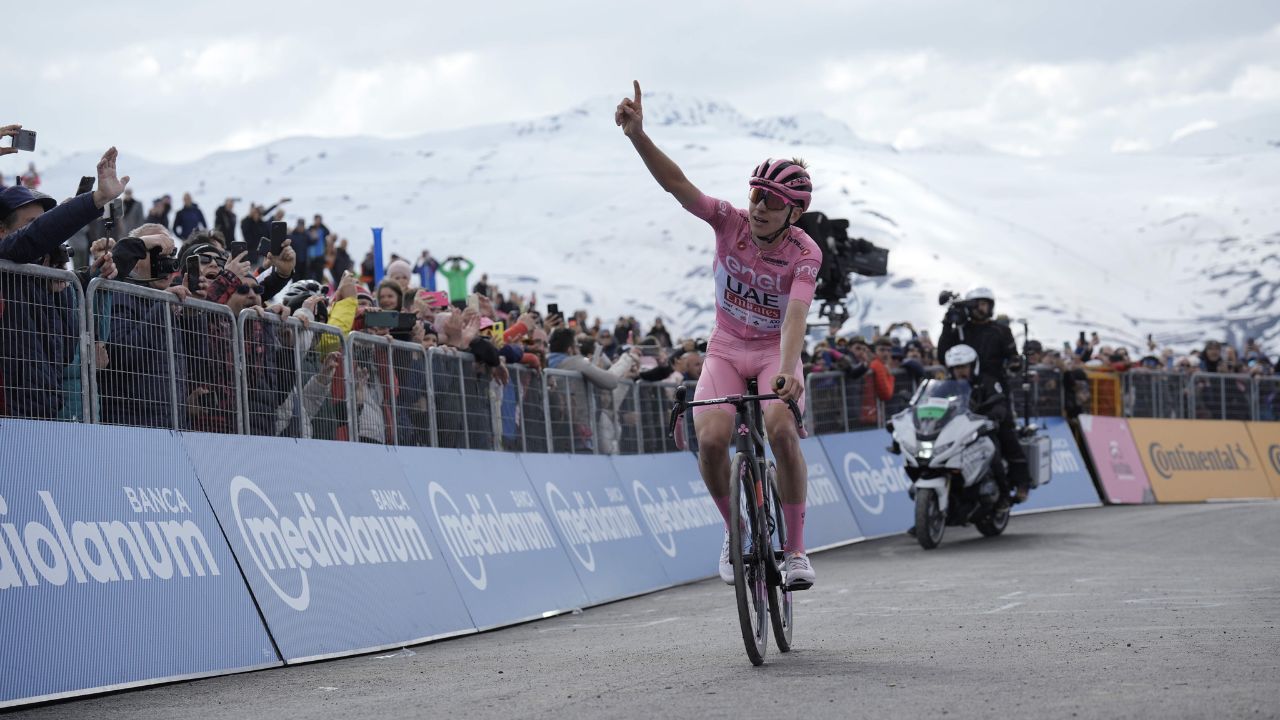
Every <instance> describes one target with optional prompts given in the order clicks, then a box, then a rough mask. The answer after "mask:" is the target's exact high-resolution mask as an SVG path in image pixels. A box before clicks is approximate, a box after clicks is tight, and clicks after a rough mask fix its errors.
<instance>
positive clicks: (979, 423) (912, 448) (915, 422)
mask: <svg viewBox="0 0 1280 720" xmlns="http://www.w3.org/2000/svg"><path fill="white" fill-rule="evenodd" d="M972 394H973V389H972V387H971V386H970V385H969V383H968V382H967V381H965V380H928V381H926V382H925V383H924V384H922V385H921V386H920V387H919V388H918V389H917V390H916V393H915V395H913V396H912V398H911V404H910V405H908V406H907V408H906V409H905V410H903V411H901V412H899V413H898V414H896V415H894V416H893V418H892V419H891V420H890V422H889V423H887V424H886V428H887V429H888V430H889V432H890V433H891V435H892V436H893V446H892V447H891V448H890V451H891V452H894V453H900V454H902V455H903V458H904V460H905V462H906V473H907V477H908V478H909V479H910V480H911V487H910V489H909V490H908V495H909V496H910V497H911V498H912V499H913V500H914V501H915V520H916V525H915V528H916V530H915V534H916V540H918V541H919V543H920V546H921V547H923V548H925V549H926V550H931V549H933V548H936V547H938V545H939V544H941V543H942V535H943V533H944V532H945V531H946V528H947V526H948V525H960V526H964V525H968V524H970V523H973V524H974V525H975V526H976V527H977V528H978V532H980V533H982V534H983V535H985V536H987V537H992V536H996V535H999V534H1001V533H1003V532H1004V531H1005V528H1006V527H1008V525H1009V503H1008V501H1007V499H1006V500H1005V501H1004V502H1001V498H1002V496H1005V497H1006V498H1007V495H1008V489H1007V485H1006V483H1005V477H1006V475H1005V470H1006V467H1005V462H1004V460H1003V459H1001V457H1000V453H998V452H997V451H996V442H995V440H994V439H993V436H994V435H995V434H996V423H995V422H993V421H992V420H990V419H988V418H986V417H983V416H982V415H980V414H978V413H975V412H973V411H972V410H970V407H969V402H970V399H971V397H972ZM997 402H1004V398H1003V397H995V398H991V399H990V400H988V401H987V403H986V405H984V407H980V408H977V410H978V411H979V412H981V411H983V410H984V408H985V409H990V408H989V407H986V406H991V407H994V403H997Z"/></svg>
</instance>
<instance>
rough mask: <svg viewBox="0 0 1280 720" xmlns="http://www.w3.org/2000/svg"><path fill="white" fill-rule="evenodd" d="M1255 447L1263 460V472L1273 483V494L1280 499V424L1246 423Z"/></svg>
mask: <svg viewBox="0 0 1280 720" xmlns="http://www.w3.org/2000/svg"><path fill="white" fill-rule="evenodd" d="M1245 424H1246V425H1247V426H1248V429H1249V437H1251V438H1253V447H1254V449H1255V450H1257V452H1258V457H1259V458H1260V459H1261V460H1262V467H1263V470H1265V471H1266V474H1267V480H1268V481H1269V482H1270V483H1271V494H1272V496H1274V497H1277V498H1280V422H1251V423H1245Z"/></svg>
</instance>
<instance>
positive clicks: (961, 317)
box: [938, 290, 969, 326]
mask: <svg viewBox="0 0 1280 720" xmlns="http://www.w3.org/2000/svg"><path fill="white" fill-rule="evenodd" d="M938 304H939V305H947V306H948V307H947V314H946V315H944V316H943V319H942V322H943V323H944V324H947V325H953V326H955V325H964V324H965V323H967V322H969V302H968V301H966V300H964V299H963V298H962V297H961V296H960V293H955V292H951V291H950V290H943V291H942V292H940V293H938Z"/></svg>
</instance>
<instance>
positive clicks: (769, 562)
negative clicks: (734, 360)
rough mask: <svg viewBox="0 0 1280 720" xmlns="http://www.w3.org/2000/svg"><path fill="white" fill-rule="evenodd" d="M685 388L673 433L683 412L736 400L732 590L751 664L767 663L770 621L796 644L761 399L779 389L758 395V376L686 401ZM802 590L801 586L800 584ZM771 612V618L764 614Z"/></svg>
mask: <svg viewBox="0 0 1280 720" xmlns="http://www.w3.org/2000/svg"><path fill="white" fill-rule="evenodd" d="M685 392H686V389H685V388H684V387H680V388H677V389H676V404H675V407H673V408H672V409H671V422H670V428H669V430H668V433H669V434H670V435H671V436H672V437H675V431H676V425H677V422H678V420H679V419H680V416H681V415H682V414H683V413H684V412H685V411H686V410H688V409H689V408H694V407H699V406H702V405H733V407H734V410H735V416H734V427H735V428H737V432H736V436H735V440H734V455H733V461H732V463H731V464H730V465H729V548H730V558H731V559H732V561H733V589H734V594H735V595H736V596H737V600H738V622H739V625H741V627H742V640H743V642H744V643H745V644H746V647H747V657H749V658H750V659H751V664H752V665H761V664H763V663H764V657H765V653H766V651H767V649H768V645H769V625H771V624H772V625H773V634H774V638H775V641H776V642H777V645H778V650H779V651H780V652H787V651H789V650H790V649H791V619H792V615H791V614H792V603H791V589H790V588H788V587H787V586H786V585H785V583H784V580H783V573H782V563H783V559H784V557H783V550H782V548H783V547H784V545H785V544H786V539H787V525H786V522H785V520H784V519H783V515H782V501H781V498H780V496H779V495H778V470H777V467H776V466H775V465H774V462H773V461H772V460H767V459H766V457H765V452H764V429H763V422H764V421H763V413H761V411H760V402H761V401H763V400H776V399H778V396H777V395H775V394H769V395H758V394H756V393H757V386H756V381H755V379H751V380H748V381H747V394H746V395H730V396H728V397H722V398H714V399H709V400H695V401H692V402H689V401H686V400H685ZM787 406H788V407H789V408H790V409H791V413H792V415H794V416H795V419H796V425H797V427H798V428H799V429H800V434H801V437H803V436H804V422H803V420H802V419H801V417H800V408H799V407H798V406H797V405H796V403H795V401H794V400H788V401H787ZM797 589H801V588H797ZM766 614H767V615H768V619H767V620H766V618H765V616H766Z"/></svg>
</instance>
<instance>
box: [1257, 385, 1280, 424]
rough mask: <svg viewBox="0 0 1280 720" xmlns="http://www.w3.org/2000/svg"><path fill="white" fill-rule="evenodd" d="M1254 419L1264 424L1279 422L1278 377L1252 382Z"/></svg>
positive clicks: (1279, 398)
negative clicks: (1255, 411) (1264, 422)
mask: <svg viewBox="0 0 1280 720" xmlns="http://www.w3.org/2000/svg"><path fill="white" fill-rule="evenodd" d="M1253 392H1254V398H1255V400H1254V408H1255V409H1256V410H1257V413H1258V414H1257V415H1256V416H1255V419H1257V420H1260V421H1266V422H1275V421H1277V420H1280V377H1275V376H1269V377H1258V378H1254V380H1253Z"/></svg>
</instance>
